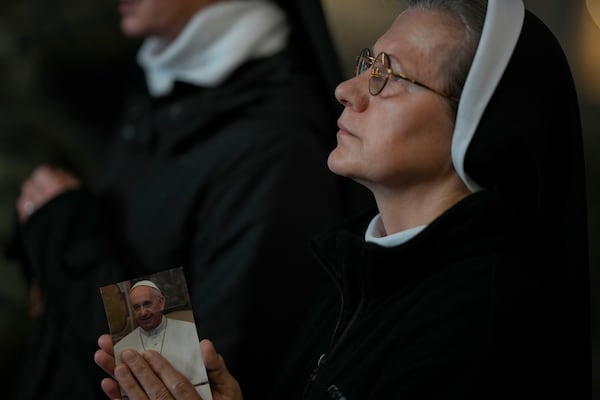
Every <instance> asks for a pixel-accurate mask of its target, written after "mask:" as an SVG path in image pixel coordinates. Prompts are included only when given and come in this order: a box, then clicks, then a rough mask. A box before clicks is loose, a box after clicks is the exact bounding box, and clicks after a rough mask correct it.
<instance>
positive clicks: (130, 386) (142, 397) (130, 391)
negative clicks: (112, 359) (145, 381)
mask: <svg viewBox="0 0 600 400" xmlns="http://www.w3.org/2000/svg"><path fill="white" fill-rule="evenodd" d="M138 358H141V357H138ZM115 379H116V380H117V382H118V386H120V388H121V389H122V390H123V391H124V392H125V393H126V394H127V397H128V398H129V400H149V397H148V396H146V393H145V392H144V390H143V389H142V388H141V387H140V384H139V383H138V381H137V380H136V378H135V377H134V375H133V373H132V372H131V370H130V369H129V367H128V365H127V364H124V363H121V364H119V365H117V366H116V367H115ZM113 390H114V389H113ZM111 394H112V392H111ZM165 399H168V398H166V397H165Z"/></svg>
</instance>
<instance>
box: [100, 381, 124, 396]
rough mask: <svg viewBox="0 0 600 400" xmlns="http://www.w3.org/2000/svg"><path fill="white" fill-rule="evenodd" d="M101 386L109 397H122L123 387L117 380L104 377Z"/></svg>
mask: <svg viewBox="0 0 600 400" xmlns="http://www.w3.org/2000/svg"><path fill="white" fill-rule="evenodd" d="M100 387H101V388H102V391H103V392H104V394H106V396H107V397H108V398H109V399H111V400H120V399H121V389H120V388H119V384H118V383H117V382H116V381H115V380H113V379H110V378H104V379H103V380H102V382H100Z"/></svg>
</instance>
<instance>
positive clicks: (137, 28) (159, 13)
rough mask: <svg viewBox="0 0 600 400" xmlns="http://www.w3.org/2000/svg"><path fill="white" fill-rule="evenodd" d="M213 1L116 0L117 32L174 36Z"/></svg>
mask: <svg viewBox="0 0 600 400" xmlns="http://www.w3.org/2000/svg"><path fill="white" fill-rule="evenodd" d="M214 2H215V0H119V12H120V14H121V30H122V31H123V33H124V34H125V35H126V36H131V37H146V36H156V37H159V38H161V39H163V40H166V41H172V40H173V39H175V37H177V35H178V34H179V32H180V31H181V29H183V27H184V26H185V24H186V23H187V22H188V20H189V19H190V17H191V16H192V15H193V14H194V13H195V12H196V11H197V10H199V9H200V8H202V7H204V6H205V5H207V4H210V3H214Z"/></svg>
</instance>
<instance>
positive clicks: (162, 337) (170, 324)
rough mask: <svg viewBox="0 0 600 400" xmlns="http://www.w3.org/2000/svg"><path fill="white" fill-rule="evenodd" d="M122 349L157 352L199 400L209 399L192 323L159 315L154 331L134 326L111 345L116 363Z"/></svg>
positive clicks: (198, 346)
mask: <svg viewBox="0 0 600 400" xmlns="http://www.w3.org/2000/svg"><path fill="white" fill-rule="evenodd" d="M126 348H133V349H135V350H137V351H140V352H141V351H143V350H150V349H152V350H155V351H157V352H159V353H160V354H162V355H163V356H164V357H165V358H166V359H167V360H169V362H170V363H171V364H172V365H173V366H174V367H175V368H176V369H177V370H179V371H180V372H181V373H182V374H184V375H185V376H187V377H188V378H189V380H190V381H191V382H192V384H193V385H194V387H195V388H196V391H197V392H198V393H199V394H200V396H201V397H202V399H203V400H212V395H211V393H210V387H209V385H208V377H207V375H206V369H205V368H204V361H203V360H202V355H201V353H200V345H199V342H198V334H197V332H196V326H195V325H194V324H193V323H191V322H186V321H180V320H176V319H171V318H167V317H165V316H163V318H162V320H161V322H160V324H159V325H158V326H157V327H156V328H155V329H153V330H151V331H146V330H144V329H142V328H141V327H139V326H138V327H137V328H135V329H134V330H133V331H131V332H130V333H129V334H128V335H127V336H125V337H124V338H123V339H121V340H119V342H118V343H117V344H115V354H116V361H117V362H120V354H121V352H122V351H123V350H124V349H126Z"/></svg>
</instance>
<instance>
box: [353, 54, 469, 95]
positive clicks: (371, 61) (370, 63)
mask: <svg viewBox="0 0 600 400" xmlns="http://www.w3.org/2000/svg"><path fill="white" fill-rule="evenodd" d="M372 54H373V53H372V52H371V49H369V48H367V47H365V48H364V49H362V50H361V51H360V54H359V55H358V57H356V65H355V66H354V76H359V75H361V74H362V73H363V72H365V71H366V70H367V69H371V73H370V75H369V93H370V94H371V96H377V95H378V94H380V93H381V92H382V91H383V89H384V88H385V85H387V82H388V80H389V78H390V76H393V77H395V78H399V79H402V80H404V81H407V82H410V83H412V84H414V85H417V86H420V87H422V88H424V89H427V90H429V91H431V92H433V93H435V94H437V95H439V96H442V97H445V98H447V99H448V100H451V101H454V102H456V103H458V101H459V98H458V97H456V96H452V95H450V94H447V93H445V92H442V91H440V90H437V89H434V88H432V87H430V86H428V85H426V84H424V83H421V82H419V81H416V80H414V79H412V78H409V77H408V76H406V75H404V74H402V73H400V72H396V71H394V70H393V69H392V68H391V67H390V56H389V55H388V54H387V53H386V52H383V51H382V52H381V53H379V54H378V55H377V56H376V57H373V56H372ZM380 58H381V60H380V63H381V65H382V67H383V70H384V71H385V74H386V75H385V78H384V81H383V84H382V85H381V87H380V88H379V90H376V91H373V90H372V87H371V86H372V83H371V82H373V78H375V77H376V76H377V72H376V70H375V68H374V66H375V62H377V61H378V60H379V59H380ZM364 60H366V61H367V62H366V63H365V62H364ZM362 63H364V65H366V67H363V68H361V66H362V65H363V64H362ZM381 75H382V74H381Z"/></svg>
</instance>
